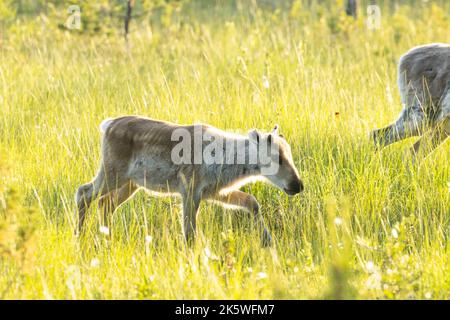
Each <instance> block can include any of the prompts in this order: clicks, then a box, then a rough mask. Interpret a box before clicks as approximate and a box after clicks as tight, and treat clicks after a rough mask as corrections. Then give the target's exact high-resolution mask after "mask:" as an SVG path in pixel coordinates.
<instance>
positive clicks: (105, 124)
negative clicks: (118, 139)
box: [100, 118, 113, 133]
mask: <svg viewBox="0 0 450 320" xmlns="http://www.w3.org/2000/svg"><path fill="white" fill-rule="evenodd" d="M112 122H113V119H111V118H108V119H105V120H103V121H102V123H100V132H101V133H105V132H106V129H108V127H109V125H110V124H111V123H112Z"/></svg>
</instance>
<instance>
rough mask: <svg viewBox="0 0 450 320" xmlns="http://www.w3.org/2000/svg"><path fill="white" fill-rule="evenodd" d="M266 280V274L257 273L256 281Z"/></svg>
mask: <svg viewBox="0 0 450 320" xmlns="http://www.w3.org/2000/svg"><path fill="white" fill-rule="evenodd" d="M266 278H267V273H265V272H258V274H257V275H256V279H266Z"/></svg>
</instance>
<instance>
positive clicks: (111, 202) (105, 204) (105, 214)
mask: <svg viewBox="0 0 450 320" xmlns="http://www.w3.org/2000/svg"><path fill="white" fill-rule="evenodd" d="M138 188H139V187H138V186H137V185H136V184H135V183H133V182H132V181H130V182H127V183H125V184H124V185H123V186H121V187H120V188H118V189H116V190H114V191H111V192H109V193H107V194H105V195H104V196H102V197H101V198H100V200H99V202H98V208H99V210H100V211H101V212H102V218H103V221H102V224H104V225H107V226H109V215H110V214H111V213H114V211H116V209H117V208H118V207H119V206H120V205H121V204H123V203H124V202H126V201H127V200H128V199H130V198H131V197H132V196H133V195H134V193H135V192H136V190H137V189H138Z"/></svg>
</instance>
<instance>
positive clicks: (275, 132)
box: [272, 124, 280, 135]
mask: <svg viewBox="0 0 450 320" xmlns="http://www.w3.org/2000/svg"><path fill="white" fill-rule="evenodd" d="M279 128H280V126H279V125H277V124H276V125H275V127H274V128H273V130H272V133H273V134H274V135H278V130H279Z"/></svg>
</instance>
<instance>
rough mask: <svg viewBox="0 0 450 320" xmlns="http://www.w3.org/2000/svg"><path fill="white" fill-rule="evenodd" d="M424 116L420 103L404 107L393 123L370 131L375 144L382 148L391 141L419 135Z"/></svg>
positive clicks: (421, 130)
mask: <svg viewBox="0 0 450 320" xmlns="http://www.w3.org/2000/svg"><path fill="white" fill-rule="evenodd" d="M424 118H425V117H424V113H423V110H422V107H421V106H420V105H416V106H412V107H407V108H404V109H403V111H402V113H401V114H400V117H399V118H398V120H397V121H396V122H395V123H393V124H391V125H389V126H387V127H384V128H381V129H377V130H374V131H372V138H373V141H374V143H375V146H377V147H380V148H383V147H386V146H388V145H390V144H391V143H394V142H397V141H400V140H403V139H406V138H409V137H413V136H417V135H420V134H421V133H422V132H423V127H424V122H425V121H424V120H425V119H424Z"/></svg>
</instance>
